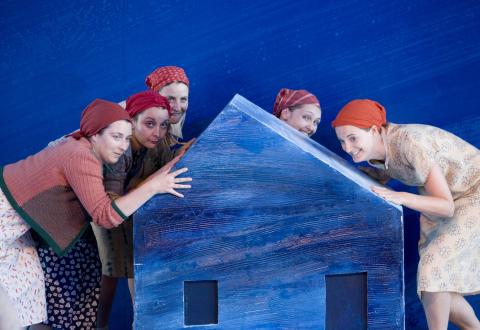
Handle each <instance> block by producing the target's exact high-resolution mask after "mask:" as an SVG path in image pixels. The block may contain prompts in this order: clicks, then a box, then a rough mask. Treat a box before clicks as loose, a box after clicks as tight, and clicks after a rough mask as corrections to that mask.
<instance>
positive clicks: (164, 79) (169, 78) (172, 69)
mask: <svg viewBox="0 0 480 330" xmlns="http://www.w3.org/2000/svg"><path fill="white" fill-rule="evenodd" d="M176 81H179V82H182V83H184V84H185V85H187V87H188V84H189V81H188V77H187V75H186V74H185V71H184V70H183V69H182V68H179V67H178V66H162V67H159V68H158V69H156V70H155V71H153V72H152V73H150V74H149V75H148V76H147V78H146V79H145V84H146V85H147V86H148V88H150V89H153V90H154V91H156V92H158V91H159V90H160V89H161V88H163V87H165V86H166V85H168V84H171V83H173V82H176Z"/></svg>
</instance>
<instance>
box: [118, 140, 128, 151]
mask: <svg viewBox="0 0 480 330" xmlns="http://www.w3.org/2000/svg"><path fill="white" fill-rule="evenodd" d="M129 145H130V140H129V139H124V140H123V143H122V144H121V146H120V148H121V149H122V152H125V150H127V149H128V146H129Z"/></svg>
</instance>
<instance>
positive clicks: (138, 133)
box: [133, 107, 169, 149]
mask: <svg viewBox="0 0 480 330" xmlns="http://www.w3.org/2000/svg"><path fill="white" fill-rule="evenodd" d="M168 127H169V118H168V111H167V110H166V109H163V108H158V107H154V108H148V109H147V110H144V111H142V112H141V113H139V114H138V115H136V116H135V118H134V119H133V134H134V136H135V139H136V140H137V141H138V142H139V143H140V144H141V145H142V146H144V147H145V148H147V149H151V148H154V147H155V146H156V145H157V144H158V142H159V141H160V140H161V139H163V138H164V137H165V135H166V134H167V131H168Z"/></svg>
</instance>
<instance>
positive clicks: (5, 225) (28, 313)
mask: <svg viewBox="0 0 480 330" xmlns="http://www.w3.org/2000/svg"><path fill="white" fill-rule="evenodd" d="M0 286H1V287H2V289H3V291H4V292H6V293H7V295H8V298H9V301H10V303H11V304H12V305H13V308H14V309H15V310H16V312H17V319H18V320H19V322H20V325H21V326H22V327H26V326H29V325H32V324H36V323H40V322H42V321H44V320H45V319H46V318H47V310H46V301H45V282H44V277H43V270H42V267H41V266H40V261H39V257H38V254H37V249H36V247H35V244H34V242H33V240H32V237H31V235H30V226H29V225H28V224H27V223H26V222H25V221H24V220H23V219H22V218H21V217H20V215H19V214H18V213H17V212H16V211H15V210H14V209H13V207H12V206H11V205H10V203H9V202H8V200H7V198H6V197H5V194H4V193H3V191H2V190H1V189H0ZM0 313H2V311H0Z"/></svg>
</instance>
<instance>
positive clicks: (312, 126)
mask: <svg viewBox="0 0 480 330" xmlns="http://www.w3.org/2000/svg"><path fill="white" fill-rule="evenodd" d="M273 114H274V115H275V116H276V117H277V118H278V119H280V120H281V121H284V122H285V123H286V124H288V125H289V126H292V127H293V128H295V129H296V130H297V131H299V132H301V133H303V134H305V135H306V136H308V137H311V136H312V135H313V134H315V132H316V131H317V127H318V124H320V118H321V115H322V112H321V109H320V102H318V99H317V98H316V96H315V95H313V94H312V93H310V92H309V91H306V90H303V89H300V90H295V89H288V88H282V89H281V90H280V92H278V94H277V97H276V98H275V103H274V105H273Z"/></svg>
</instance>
